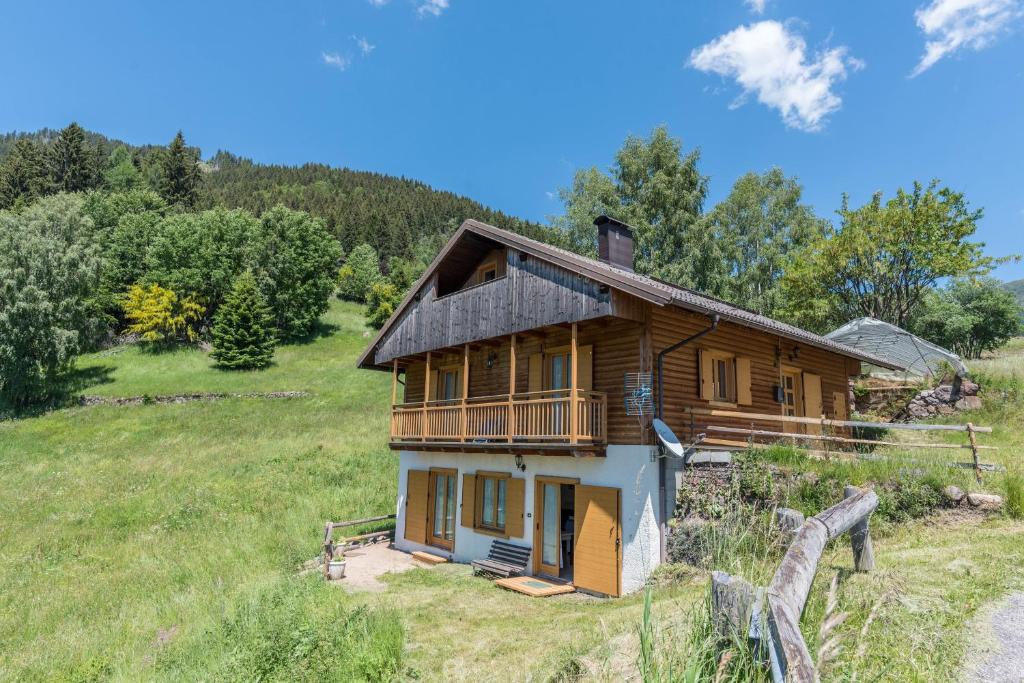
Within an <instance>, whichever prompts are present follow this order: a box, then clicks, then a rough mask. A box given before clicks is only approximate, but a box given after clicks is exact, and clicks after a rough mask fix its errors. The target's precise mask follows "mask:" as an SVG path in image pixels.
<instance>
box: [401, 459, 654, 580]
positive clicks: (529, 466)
mask: <svg viewBox="0 0 1024 683" xmlns="http://www.w3.org/2000/svg"><path fill="white" fill-rule="evenodd" d="M653 451H654V448H653V447H652V446H608V450H607V455H606V457H603V458H572V457H567V456H540V455H528V456H524V458H523V460H524V463H525V464H526V472H519V471H518V470H517V469H516V467H515V456H513V455H495V454H485V453H481V454H475V453H417V452H413V451H402V452H401V455H400V459H399V471H398V501H397V504H398V507H397V514H398V519H397V525H396V529H395V538H396V541H395V545H396V546H397V547H399V548H401V549H402V550H408V551H412V550H427V551H429V552H431V553H434V554H436V555H445V556H449V557H451V558H452V559H454V560H455V561H456V562H469V561H471V560H475V559H479V558H482V557H486V556H487V553H488V551H489V550H490V547H491V543H492V542H493V541H494V538H495V537H494V536H491V535H488V534H483V533H478V532H476V531H474V530H473V529H468V528H466V527H463V526H462V524H461V510H462V507H461V506H462V502H463V501H462V475H463V474H472V473H474V472H476V471H478V470H482V471H490V472H509V473H511V474H512V475H513V476H515V477H522V478H525V479H526V501H525V506H524V510H525V514H526V519H525V520H523V531H524V533H523V537H522V538H510V539H508V540H509V542H510V543H515V544H517V545H523V546H528V547H531V548H532V547H533V527H534V520H533V509H534V507H533V498H534V493H535V489H536V486H535V485H534V477H536V476H555V477H578V478H579V480H580V483H581V484H589V485H592V486H610V487H613V488H617V489H621V491H622V520H621V523H622V592H623V593H630V592H633V591H636V590H638V589H640V588H642V587H643V584H644V581H646V579H647V577H648V576H649V575H650V573H651V572H652V571H654V568H655V567H656V566H658V557H659V538H658V522H657V510H656V505H657V496H658V465H657V463H656V462H652V460H651V456H652V453H653ZM431 467H445V468H451V469H456V470H458V473H459V474H458V480H457V482H458V485H457V486H456V489H457V491H458V493H457V498H458V507H457V509H456V527H455V551H454V553H453V554H449V553H446V552H444V551H443V550H441V549H440V548H435V547H433V546H424V545H421V544H419V543H413V542H411V541H407V540H405V487H406V484H407V482H408V476H407V472H408V471H409V470H410V469H412V470H426V469H430V468H431Z"/></svg>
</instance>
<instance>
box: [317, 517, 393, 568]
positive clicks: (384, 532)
mask: <svg viewBox="0 0 1024 683" xmlns="http://www.w3.org/2000/svg"><path fill="white" fill-rule="evenodd" d="M396 517H397V515H380V516H379V517H367V518H366V519H352V520H349V521H347V522H327V523H326V524H324V542H323V546H322V550H323V565H324V566H323V571H324V576H327V563H328V562H330V560H331V558H333V557H334V549H335V543H334V530H335V529H345V528H350V527H354V526H362V525H364V524H373V523H374V522H385V521H387V520H389V519H395V518H396ZM394 533H395V530H394V528H389V529H381V530H379V531H371V532H370V533H367V534H359V535H357V536H348V537H346V538H345V540H344V543H345V545H348V544H350V543H365V542H367V541H371V540H378V539H380V538H383V537H386V536H394Z"/></svg>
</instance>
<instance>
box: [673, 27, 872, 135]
mask: <svg viewBox="0 0 1024 683" xmlns="http://www.w3.org/2000/svg"><path fill="white" fill-rule="evenodd" d="M689 64H690V66H692V67H693V68H695V69H698V70H700V71H704V72H705V73H716V74H719V75H720V76H727V77H731V78H734V79H735V80H736V82H737V83H738V84H739V85H740V87H741V88H743V93H742V94H741V95H740V96H739V97H738V98H737V99H736V101H735V102H733V104H732V105H731V106H733V107H738V106H740V105H742V104H743V103H744V102H745V101H746V98H747V97H749V96H750V95H751V94H756V95H757V99H758V101H759V102H761V103H762V104H764V105H767V106H769V107H772V108H774V109H778V110H779V113H781V114H782V120H783V121H784V122H785V124H786V125H787V126H790V127H792V128H798V129H800V130H807V131H816V130H820V129H821V128H822V126H823V125H824V123H825V118H826V117H827V116H828V115H829V114H831V113H832V112H834V111H836V110H838V109H839V107H840V105H842V99H840V97H839V96H838V95H836V94H835V93H834V92H833V91H832V87H833V86H834V85H835V84H836V83H838V82H840V81H842V80H844V79H845V78H846V74H847V70H850V71H856V70H857V69H861V68H863V67H864V62H862V61H861V60H859V59H856V58H854V57H851V56H850V55H849V54H848V51H847V49H846V48H845V47H836V48H831V49H828V50H825V51H824V52H820V53H818V54H817V55H814V57H813V59H811V58H809V57H808V55H807V44H806V43H805V42H804V39H803V38H802V37H801V36H800V35H798V34H796V33H792V32H790V31H789V30H788V29H787V28H786V26H784V25H783V24H781V23H779V22H777V21H761V22H758V23H756V24H751V25H750V26H740V27H739V28H736V29H734V30H733V31H730V32H729V33H726V34H725V35H721V36H719V37H718V38H716V39H714V40H713V41H711V42H710V43H708V44H707V45H703V46H701V47H699V48H697V49H696V50H694V51H693V52H692V53H690V61H689Z"/></svg>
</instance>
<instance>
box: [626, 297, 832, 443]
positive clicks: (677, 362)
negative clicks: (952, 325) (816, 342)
mask: <svg viewBox="0 0 1024 683" xmlns="http://www.w3.org/2000/svg"><path fill="white" fill-rule="evenodd" d="M708 325H709V320H708V318H706V317H704V316H700V315H696V314H693V313H689V312H686V311H682V310H680V309H677V308H671V307H665V308H654V309H653V310H652V312H651V336H652V347H653V355H654V358H655V359H656V358H657V354H658V352H659V351H660V350H661V349H664V348H666V347H668V346H671V345H672V344H674V343H676V342H677V341H679V340H680V339H682V338H684V337H687V336H689V335H691V334H694V333H696V332H699V331H700V330H702V329H705V328H707V327H708ZM796 347H799V351H798V352H797V353H796V356H795V357H793V354H794V349H795V348H796ZM702 348H703V349H708V350H712V351H725V352H728V353H732V354H735V355H736V356H738V357H744V358H749V359H750V378H751V387H750V404H749V405H737V406H736V407H727V408H724V409H727V410H736V411H741V412H746V413H764V414H770V415H779V414H781V410H782V406H781V405H780V404H779V403H778V402H777V401H776V400H775V396H774V393H773V392H774V387H775V386H776V385H778V384H779V383H780V372H781V365H787V366H790V367H793V368H799V369H800V370H802V371H804V372H810V373H814V374H816V375H819V376H820V377H821V394H822V399H821V401H822V409H823V412H824V413H825V414H826V415H828V416H832V415H834V414H835V412H834V410H835V407H834V401H835V397H837V396H846V395H847V392H848V385H847V381H848V370H849V368H848V362H847V358H845V357H844V356H840V355H838V354H835V353H832V352H829V351H824V350H821V349H817V348H814V347H812V346H807V345H802V344H797V343H795V342H792V341H790V340H786V339H781V338H779V337H777V336H775V335H771V334H768V333H765V332H759V331H756V330H752V329H750V328H747V327H742V326H739V325H735V324H733V323H722V324H721V325H719V327H718V329H717V330H715V331H714V332H711V333H709V334H707V335H705V336H704V337H701V338H700V339H698V340H696V341H695V342H693V343H691V344H689V345H687V346H684V347H683V348H681V349H678V350H677V351H674V352H673V353H671V354H669V355H668V356H666V357H665V413H664V418H665V422H666V423H668V425H669V427H671V428H672V430H673V431H674V432H675V433H676V434H677V435H678V436H679V438H680V439H681V440H683V441H687V440H688V439H689V438H690V419H689V415H688V413H687V410H688V409H689V408H703V409H707V408H709V407H719V406H714V405H711V404H710V402H709V401H705V400H702V399H701V398H700V396H699V385H698V373H699V370H698V367H697V366H698V360H697V350H698V349H702ZM776 349H780V350H781V358H779V359H778V360H777V359H776ZM840 410H842V408H840ZM609 412H611V410H610V409H609ZM815 417H816V416H815ZM703 419H704V420H707V419H708V418H703ZM697 422H698V431H699V425H700V418H698V419H697ZM705 424H706V422H705ZM714 424H716V425H721V426H736V427H748V428H749V427H750V421H749V420H746V421H745V420H742V419H739V418H718V417H716V418H714ZM776 426H777V425H776ZM708 436H709V438H711V437H718V438H722V437H721V435H711V434H709V435H708Z"/></svg>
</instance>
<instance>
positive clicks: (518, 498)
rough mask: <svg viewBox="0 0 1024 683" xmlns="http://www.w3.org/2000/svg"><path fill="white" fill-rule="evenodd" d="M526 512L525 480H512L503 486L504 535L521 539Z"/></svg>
mask: <svg viewBox="0 0 1024 683" xmlns="http://www.w3.org/2000/svg"><path fill="white" fill-rule="evenodd" d="M525 510H526V480H525V479H516V478H514V477H513V478H512V479H509V480H507V483H506V484H505V534H506V535H508V536H509V537H510V538H522V537H523V527H524V519H523V517H524V514H523V513H524V511H525Z"/></svg>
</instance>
